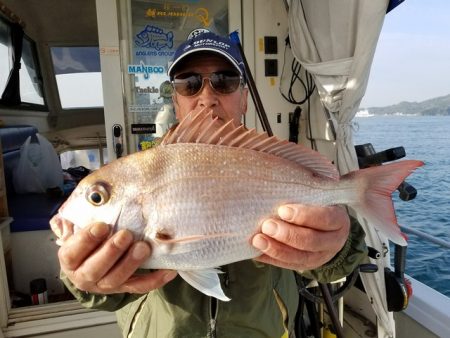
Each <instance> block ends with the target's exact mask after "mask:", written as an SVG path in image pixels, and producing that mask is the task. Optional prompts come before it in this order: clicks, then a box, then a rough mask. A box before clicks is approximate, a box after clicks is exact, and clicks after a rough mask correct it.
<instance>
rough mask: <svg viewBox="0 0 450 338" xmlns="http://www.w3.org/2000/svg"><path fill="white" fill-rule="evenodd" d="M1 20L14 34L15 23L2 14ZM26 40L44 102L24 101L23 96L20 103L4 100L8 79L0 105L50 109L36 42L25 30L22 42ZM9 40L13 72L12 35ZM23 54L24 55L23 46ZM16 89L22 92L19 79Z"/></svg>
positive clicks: (15, 107)
mask: <svg viewBox="0 0 450 338" xmlns="http://www.w3.org/2000/svg"><path fill="white" fill-rule="evenodd" d="M0 22H1V23H2V24H4V25H6V26H8V27H9V33H10V35H12V34H13V33H12V31H13V25H14V23H13V22H11V21H9V20H8V19H7V18H5V17H3V16H1V15H0ZM22 29H23V27H22ZM25 41H27V43H29V46H30V48H31V53H32V55H31V57H32V60H33V63H34V70H35V71H36V78H37V79H38V81H37V84H38V86H39V89H40V94H41V95H42V99H43V103H42V104H38V103H31V102H24V101H22V97H21V100H20V103H18V104H11V103H8V102H7V101H6V102H5V101H4V100H1V96H2V95H3V93H4V91H5V89H6V86H7V85H8V80H7V81H6V84H5V88H3V90H2V91H1V92H0V107H1V108H6V109H9V110H20V111H23V110H33V111H48V105H47V101H46V98H45V91H44V85H43V77H42V70H41V67H40V66H41V65H40V62H39V57H38V52H37V46H36V42H35V41H34V40H33V39H32V38H31V37H30V36H28V35H27V34H26V33H25V32H24V33H23V38H22V43H24V42H25ZM9 42H10V45H9V46H8V49H9V53H8V54H9V55H10V60H9V63H10V69H9V72H11V70H12V67H14V66H13V60H11V55H12V54H13V52H12V50H13V49H14V45H13V44H14V42H13V39H12V37H11V39H10V40H9ZM22 55H23V47H22ZM22 55H21V61H20V64H21V65H23V57H22ZM21 68H22V69H19V72H20V71H21V70H24V69H25V68H24V67H23V66H22V67H21ZM19 77H20V75H19ZM16 89H17V90H19V94H20V90H21V86H20V81H19V83H18V85H17V88H16Z"/></svg>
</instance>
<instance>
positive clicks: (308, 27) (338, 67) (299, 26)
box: [289, 0, 395, 337]
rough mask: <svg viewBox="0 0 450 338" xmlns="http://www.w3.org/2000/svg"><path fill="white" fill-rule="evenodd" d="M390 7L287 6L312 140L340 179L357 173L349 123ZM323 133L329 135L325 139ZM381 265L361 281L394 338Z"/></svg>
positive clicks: (316, 1) (380, 1) (383, 3)
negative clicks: (308, 100)
mask: <svg viewBox="0 0 450 338" xmlns="http://www.w3.org/2000/svg"><path fill="white" fill-rule="evenodd" d="M388 2H389V1H388V0H291V2H290V7H289V38H290V42H291V47H292V52H293V54H294V56H295V57H296V58H297V59H298V61H299V62H300V63H301V64H302V66H304V67H305V68H306V69H307V70H308V72H309V73H311V74H312V76H313V78H314V81H315V83H316V86H317V91H318V95H316V96H313V98H312V99H313V100H314V99H316V102H315V103H314V102H313V103H312V105H311V107H313V109H314V110H312V112H313V114H312V116H311V120H310V123H312V124H313V126H312V127H311V129H312V131H316V135H313V138H314V137H317V138H321V139H322V140H323V139H325V140H327V141H328V145H327V147H328V148H329V149H328V153H330V152H332V157H333V158H334V159H335V160H336V165H337V166H338V169H339V171H340V172H341V174H345V173H347V172H349V171H352V170H356V169H358V161H357V158H356V153H355V149H354V144H353V139H352V129H351V122H352V119H353V117H354V116H355V114H356V112H357V110H358V108H359V104H360V102H361V99H362V97H363V96H364V93H365V91H366V87H367V81H368V78H369V73H370V67H371V64H372V60H373V55H374V53H375V48H376V44H377V41H378V37H379V35H380V31H381V28H382V25H383V21H384V17H385V14H386V9H387V6H388ZM314 124H316V126H315V128H314ZM318 124H319V125H318ZM324 129H327V130H328V131H327V132H325V133H324V132H323V130H324ZM319 130H322V131H321V132H319ZM320 133H322V134H320ZM319 134H320V135H319ZM321 150H322V149H321ZM359 221H360V223H361V224H362V226H363V227H364V230H365V232H366V243H367V244H368V245H369V246H371V247H374V248H375V249H377V250H379V251H380V252H384V251H385V247H384V243H388V240H387V238H385V237H384V236H383V235H381V234H379V233H378V232H377V231H376V230H374V228H373V227H370V225H368V224H367V223H366V222H365V220H363V219H359ZM380 261H381V262H380ZM380 261H377V262H376V263H377V264H378V266H379V271H378V272H377V273H373V274H361V278H362V280H363V283H364V286H365V288H366V291H367V295H368V297H369V298H370V300H371V302H372V303H373V309H374V311H375V313H376V315H377V317H378V326H379V335H378V337H380V336H381V337H383V336H391V337H393V336H395V323H394V320H393V316H392V313H389V312H388V310H387V304H386V292H385V283H384V266H389V257H386V258H385V260H384V261H383V260H380Z"/></svg>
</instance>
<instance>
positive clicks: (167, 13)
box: [145, 6, 211, 27]
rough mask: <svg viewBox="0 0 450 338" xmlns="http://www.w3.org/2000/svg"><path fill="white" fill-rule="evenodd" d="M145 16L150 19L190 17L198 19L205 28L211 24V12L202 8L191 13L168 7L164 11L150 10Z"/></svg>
mask: <svg viewBox="0 0 450 338" xmlns="http://www.w3.org/2000/svg"><path fill="white" fill-rule="evenodd" d="M145 16H147V17H149V18H155V17H157V16H160V17H190V18H196V19H197V20H198V21H200V23H201V24H202V25H203V27H209V25H210V24H211V22H210V20H209V12H208V10H207V9H206V8H203V7H200V8H197V9H196V10H195V11H193V12H190V11H188V10H187V9H186V10H184V9H181V10H180V9H178V8H177V9H171V8H170V7H169V6H166V7H165V9H164V10H161V9H156V8H149V9H147V11H146V13H145Z"/></svg>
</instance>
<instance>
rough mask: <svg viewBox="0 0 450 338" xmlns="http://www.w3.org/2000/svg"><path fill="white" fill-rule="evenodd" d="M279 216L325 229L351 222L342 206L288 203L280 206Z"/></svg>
mask: <svg viewBox="0 0 450 338" xmlns="http://www.w3.org/2000/svg"><path fill="white" fill-rule="evenodd" d="M278 216H280V218H281V219H282V220H284V221H286V222H289V223H294V224H298V225H302V226H306V227H312V228H314V229H316V230H323V231H332V230H337V229H338V228H340V227H341V226H342V224H343V222H347V223H348V222H349V221H348V216H347V212H346V210H345V208H344V207H342V206H328V207H321V206H313V205H304V204H286V205H282V206H281V207H280V208H278Z"/></svg>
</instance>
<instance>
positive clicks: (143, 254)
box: [97, 234, 151, 290]
mask: <svg viewBox="0 0 450 338" xmlns="http://www.w3.org/2000/svg"><path fill="white" fill-rule="evenodd" d="M130 235H131V234H130ZM131 239H132V238H131ZM150 253H151V249H150V246H149V245H148V244H147V243H145V242H136V243H134V244H133V245H132V246H131V248H130V250H128V252H127V253H126V255H125V256H124V257H122V259H121V260H120V261H119V262H117V263H116V264H113V268H112V269H111V270H110V271H109V272H108V273H107V274H106V272H105V273H104V274H103V275H104V276H105V277H103V278H102V279H101V280H100V281H99V282H97V286H98V287H100V288H101V289H104V290H108V289H111V290H113V289H116V288H117V287H118V286H120V285H122V284H123V283H125V282H126V281H127V280H128V279H129V278H130V277H131V276H132V275H133V274H134V273H135V271H136V270H137V269H138V268H139V266H140V265H141V264H142V263H143V262H144V261H145V260H146V259H147V258H148V257H150ZM105 254H107V253H105ZM100 259H102V258H100ZM103 275H102V276H103Z"/></svg>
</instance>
